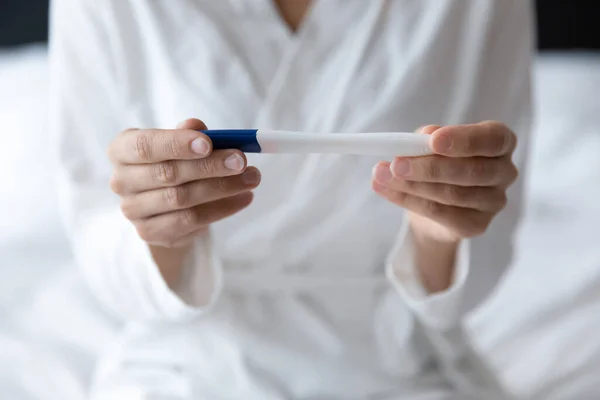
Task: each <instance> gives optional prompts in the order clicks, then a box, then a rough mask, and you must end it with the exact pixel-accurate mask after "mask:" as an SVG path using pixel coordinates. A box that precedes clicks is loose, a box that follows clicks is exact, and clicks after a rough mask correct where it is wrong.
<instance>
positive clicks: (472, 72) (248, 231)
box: [106, 0, 495, 399]
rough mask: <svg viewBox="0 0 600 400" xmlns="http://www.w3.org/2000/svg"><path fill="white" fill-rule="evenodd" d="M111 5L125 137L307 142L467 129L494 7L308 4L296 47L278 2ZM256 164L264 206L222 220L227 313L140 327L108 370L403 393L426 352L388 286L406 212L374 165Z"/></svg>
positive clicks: (311, 392)
mask: <svg viewBox="0 0 600 400" xmlns="http://www.w3.org/2000/svg"><path fill="white" fill-rule="evenodd" d="M112 3H113V5H112V7H113V10H114V15H115V18H117V21H116V24H115V27H116V29H117V31H115V37H116V38H118V43H119V48H118V50H117V55H116V57H119V58H120V60H119V65H120V66H121V67H120V72H119V74H120V75H119V79H120V80H121V85H120V87H119V90H120V95H121V96H120V97H121V98H122V99H124V108H125V111H124V116H123V119H124V122H123V124H124V125H126V126H139V127H157V128H172V127H173V126H175V125H176V123H177V122H178V121H180V120H183V119H185V118H189V117H198V118H201V119H203V120H204V121H205V122H206V123H207V125H208V126H209V127H210V128H274V129H289V130H298V131H311V132H369V131H410V130H415V129H416V128H417V127H419V126H421V125H424V124H431V123H436V124H449V123H460V122H468V121H471V120H472V119H473V118H474V117H475V116H474V115H472V114H471V112H472V111H471V110H472V108H473V102H474V101H475V99H474V92H475V90H476V87H475V86H476V79H477V77H478V75H479V72H480V68H482V66H481V62H480V61H481V60H480V58H479V57H480V54H481V53H482V52H481V51H480V50H481V49H483V48H484V46H485V44H486V40H487V34H488V30H487V29H488V28H487V27H488V23H489V19H490V18H493V10H494V8H495V6H494V3H495V0H482V1H444V2H440V1H437V0H429V1H415V0H388V1H385V0H377V1H368V2H367V1H362V0H352V1H347V0H315V1H314V3H315V4H314V7H313V10H312V12H311V13H310V14H309V15H308V16H307V17H306V20H305V21H304V22H303V24H302V26H301V28H300V29H299V30H298V31H297V33H296V34H295V35H294V34H291V33H290V31H289V30H288V29H287V27H286V25H285V23H284V22H283V21H282V20H281V18H280V17H279V16H278V15H277V12H276V9H275V8H274V5H273V2H272V1H271V0H255V1H247V0H220V1H208V0H206V1H200V0H196V1H194V0H181V1H178V2H176V3H174V2H167V1H156V2H150V1H144V0H129V1H122V2H121V1H114V2H112ZM110 139H111V138H110V137H107V138H106V140H107V143H108V142H109V141H110ZM248 159H249V162H250V164H253V165H256V166H257V167H258V168H259V169H260V170H261V172H262V175H263V180H262V183H261V185H260V187H259V188H258V189H257V190H256V192H255V200H254V203H253V205H251V206H250V208H248V209H247V210H245V211H243V212H242V213H239V214H238V215H236V216H234V217H231V218H229V219H227V220H225V221H223V222H220V223H217V224H215V225H214V226H213V239H214V244H215V246H216V254H218V256H219V257H220V258H221V259H222V261H223V265H224V270H225V280H224V285H225V287H224V290H223V293H222V296H221V299H220V301H219V303H218V304H217V306H216V307H215V308H214V309H213V310H212V311H211V312H210V314H208V315H206V316H204V317H203V318H201V319H200V320H198V321H196V322H195V323H193V324H190V325H185V326H169V327H167V326H151V327H147V326H146V327H140V326H135V327H130V329H129V331H128V334H127V335H126V339H125V341H124V343H126V345H124V347H123V348H122V349H121V350H120V351H119V352H117V353H115V354H116V355H114V358H112V362H116V363H117V364H119V365H121V367H122V366H123V365H135V366H139V365H146V368H147V369H148V368H149V370H150V371H155V372H156V371H159V372H156V373H157V374H158V375H157V376H163V375H161V374H163V373H164V374H167V375H168V376H169V377H170V378H165V377H164V376H163V378H160V379H162V380H166V381H169V382H171V381H172V382H179V383H174V385H180V386H178V387H179V388H180V389H181V388H184V387H185V388H187V389H181V390H184V391H185V390H191V391H192V392H193V393H214V391H215V390H218V391H217V393H219V395H220V396H221V397H218V398H232V399H238V398H244V399H250V398H257V399H259V398H260V399H280V398H306V399H308V398H319V399H324V398H331V399H337V398H340V399H350V398H352V399H354V398H356V399H366V398H369V397H368V396H377V395H379V396H384V395H385V394H386V393H394V392H396V391H397V390H399V389H398V388H399V387H401V386H402V385H403V383H402V382H401V381H400V377H407V376H411V375H414V374H416V373H417V371H418V370H420V369H422V368H425V366H426V362H427V358H428V357H427V352H426V350H424V349H425V347H424V345H423V344H422V343H420V342H419V339H418V338H415V335H414V332H415V329H417V328H416V327H415V326H414V322H413V321H412V318H411V317H410V315H409V313H408V311H407V310H406V308H405V307H404V306H403V304H402V302H401V300H400V299H399V296H397V295H396V294H395V293H393V292H392V291H391V290H390V289H389V287H388V285H387V283H386V281H385V278H384V262H385V257H386V255H387V253H388V252H389V251H390V250H391V249H392V246H393V245H394V242H395V239H396V235H397V234H398V232H399V229H400V226H401V223H402V219H403V212H402V210H401V209H400V208H399V207H396V206H393V205H391V204H389V203H387V202H385V201H384V200H382V199H380V198H378V197H377V196H376V195H375V194H374V193H373V192H372V191H371V189H370V177H371V168H372V167H373V166H374V165H375V163H376V162H377V161H379V159H378V158H376V157H364V156H362V157H361V156H339V155H249V156H248ZM126 361H127V362H126ZM127 363H129V364H127ZM123 368H124V367H123ZM152 368H156V369H155V370H153V369H152ZM160 371H162V372H160ZM134 375H135V374H134ZM150 376H152V374H150ZM165 376H166V375H165ZM182 382H183V383H182ZM181 385H183V386H181ZM225 388H226V389H225ZM251 391H252V392H253V393H256V395H255V396H256V397H250V396H249V395H247V393H249V392H251ZM225 392H226V393H225ZM207 396H210V395H208V394H207ZM194 398H195V397H194ZM210 398H215V397H210ZM373 398H375V397H373ZM377 398H385V397H377Z"/></svg>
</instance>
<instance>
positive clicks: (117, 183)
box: [109, 173, 125, 194]
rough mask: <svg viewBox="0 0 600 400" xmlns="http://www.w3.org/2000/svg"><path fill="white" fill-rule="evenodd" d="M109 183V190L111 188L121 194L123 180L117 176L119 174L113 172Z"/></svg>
mask: <svg viewBox="0 0 600 400" xmlns="http://www.w3.org/2000/svg"><path fill="white" fill-rule="evenodd" d="M109 185H110V190H112V191H113V192H114V193H116V194H122V193H123V192H124V189H125V188H124V185H123V181H122V180H121V179H120V178H119V176H118V175H117V174H116V173H114V174H113V175H112V176H111V177H110V181H109Z"/></svg>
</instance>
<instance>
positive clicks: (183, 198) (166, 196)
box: [121, 167, 260, 220]
mask: <svg viewBox="0 0 600 400" xmlns="http://www.w3.org/2000/svg"><path fill="white" fill-rule="evenodd" d="M259 182H260V172H259V171H258V169H256V168H254V167H250V168H248V169H247V170H246V171H245V172H244V173H243V174H241V175H236V176H230V177H226V178H213V179H204V180H199V181H192V182H189V183H186V184H183V185H180V186H173V187H169V188H161V189H156V190H149V191H146V192H143V193H139V194H135V195H133V196H127V197H124V198H123V200H122V201H121V210H122V211H123V214H124V215H125V217H127V219H130V220H137V219H143V218H148V217H151V216H156V215H159V214H164V213H167V212H171V211H176V210H183V209H186V208H190V207H194V206H197V205H199V204H205V203H210V202H213V201H216V200H220V199H224V198H227V197H232V196H235V195H237V194H239V193H242V192H245V191H249V190H252V189H254V188H256V186H258V184H259Z"/></svg>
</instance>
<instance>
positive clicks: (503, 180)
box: [383, 155, 518, 187]
mask: <svg viewBox="0 0 600 400" xmlns="http://www.w3.org/2000/svg"><path fill="white" fill-rule="evenodd" d="M391 173H392V175H393V176H394V177H397V178H403V179H406V180H409V181H418V182H431V183H448V184H452V185H460V186H502V187H507V186H509V185H510V184H511V183H512V182H514V180H515V179H516V176H517V174H518V171H517V169H516V167H515V166H514V164H513V163H512V161H511V160H510V158H508V157H505V158H486V157H471V158H451V157H444V156H439V155H432V156H427V157H413V158H396V159H394V161H393V162H392V164H391ZM383 183H385V182H383Z"/></svg>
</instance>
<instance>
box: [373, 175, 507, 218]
mask: <svg viewBox="0 0 600 400" xmlns="http://www.w3.org/2000/svg"><path fill="white" fill-rule="evenodd" d="M378 183H379V184H381V183H380V182H378ZM381 185H382V186H386V187H387V188H389V189H391V190H394V191H398V192H404V193H407V194H410V195H413V196H417V197H421V198H423V199H427V200H431V201H435V202H438V203H442V204H446V205H449V206H456V207H462V208H471V209H474V210H479V211H487V212H498V211H500V210H501V209H503V208H504V207H505V206H506V201H507V200H506V194H505V192H504V190H502V189H500V188H496V187H487V186H457V185H449V184H446V183H424V182H412V181H407V180H404V179H394V180H392V181H391V182H389V183H388V184H387V185H384V184H381Z"/></svg>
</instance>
